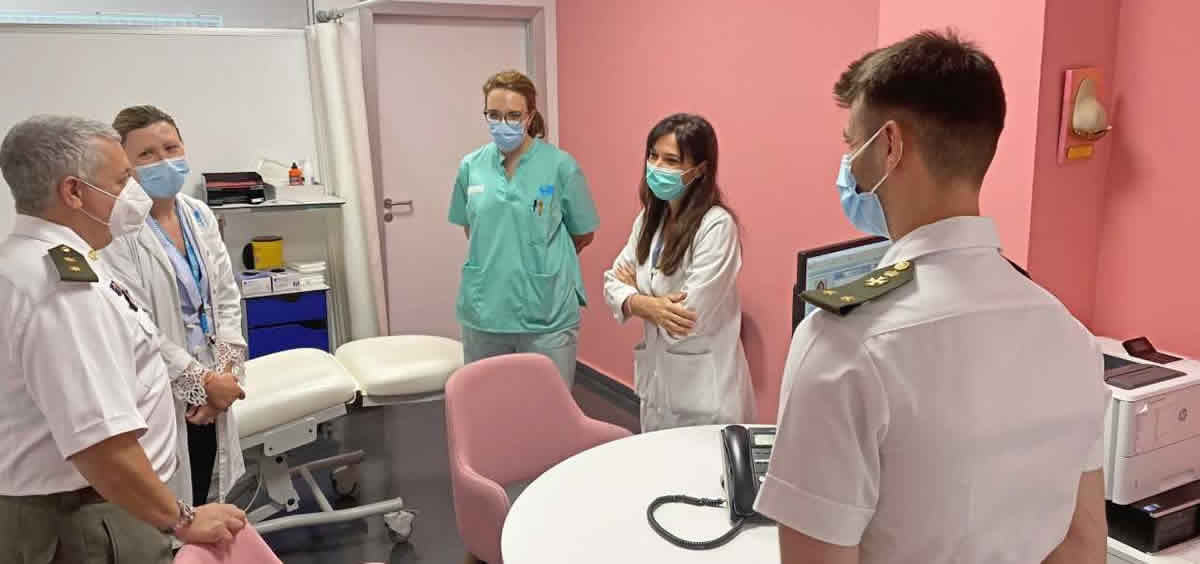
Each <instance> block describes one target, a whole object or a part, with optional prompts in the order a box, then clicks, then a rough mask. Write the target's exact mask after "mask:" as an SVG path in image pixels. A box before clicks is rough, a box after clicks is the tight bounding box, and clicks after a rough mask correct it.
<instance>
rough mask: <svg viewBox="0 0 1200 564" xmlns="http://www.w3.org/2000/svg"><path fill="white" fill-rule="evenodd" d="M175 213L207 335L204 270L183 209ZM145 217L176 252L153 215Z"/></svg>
mask: <svg viewBox="0 0 1200 564" xmlns="http://www.w3.org/2000/svg"><path fill="white" fill-rule="evenodd" d="M177 213H178V215H177V217H178V218H179V231H180V232H181V233H182V234H183V248H184V254H185V257H186V259H187V263H188V270H189V271H190V274H191V275H192V282H194V283H195V285H196V293H197V294H198V296H199V298H200V304H199V311H198V312H197V314H198V316H199V318H200V330H201V331H203V332H204V334H205V335H207V334H208V333H209V327H208V296H207V295H206V294H207V292H205V291H204V284H203V280H204V270H203V268H202V267H201V266H200V257H199V256H198V255H197V253H196V245H195V243H194V242H193V241H192V236H191V235H192V234H191V230H190V229H188V228H187V225H185V224H184V223H183V222H184V217H183V210H181V209H178V208H177ZM147 219H148V220H149V223H150V227H152V228H153V229H154V232H155V233H156V234H157V235H158V238H159V240H161V241H162V243H163V245H164V246H165V247H166V248H167V252H176V253H178V250H177V249H175V244H174V243H172V242H171V238H170V237H168V236H167V233H166V232H165V231H163V228H162V225H159V223H158V221H157V220H155V219H154V218H153V217H150V218H147Z"/></svg>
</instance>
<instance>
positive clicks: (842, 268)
mask: <svg viewBox="0 0 1200 564" xmlns="http://www.w3.org/2000/svg"><path fill="white" fill-rule="evenodd" d="M891 246H892V242H891V241H890V240H888V239H884V238H882V237H868V238H864V239H855V240H853V241H846V242H844V243H838V244H836V245H828V246H825V247H820V248H817V249H810V250H807V251H800V253H799V254H798V255H797V257H796V261H797V262H796V288H795V295H794V296H793V298H792V300H793V302H792V330H793V331H794V330H795V329H796V326H797V325H799V324H800V321H801V320H802V319H804V317H805V316H808V315H811V314H812V312H813V311H814V310H815V309H816V306H813V305H810V304H808V303H806V302H804V301H803V300H802V299H800V294H801V292H805V291H807V290H821V289H824V288H833V287H837V286H842V285H844V284H848V283H850V282H852V281H854V280H856V279H858V278H861V277H862V276H865V275H866V274H867V273H869V272H871V271H872V270H875V269H876V268H878V267H879V261H881V260H883V255H884V254H885V253H887V250H888V248H889V247H891Z"/></svg>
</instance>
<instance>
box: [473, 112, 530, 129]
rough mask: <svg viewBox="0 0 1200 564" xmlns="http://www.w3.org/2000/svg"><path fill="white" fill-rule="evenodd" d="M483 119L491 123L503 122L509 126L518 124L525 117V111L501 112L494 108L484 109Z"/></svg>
mask: <svg viewBox="0 0 1200 564" xmlns="http://www.w3.org/2000/svg"><path fill="white" fill-rule="evenodd" d="M483 119H484V120H486V121H487V122H488V123H489V124H492V125H495V124H498V123H500V122H504V123H506V124H508V125H511V126H518V125H521V121H522V120H524V119H525V112H508V113H501V112H499V111H496V110H484V111H483Z"/></svg>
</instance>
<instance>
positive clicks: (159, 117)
mask: <svg viewBox="0 0 1200 564" xmlns="http://www.w3.org/2000/svg"><path fill="white" fill-rule="evenodd" d="M160 121H165V122H167V123H169V124H171V127H174V128H175V133H177V134H179V140H180V141H183V134H182V133H179V126H178V125H176V124H175V118H173V117H171V114H168V113H167V112H164V111H162V110H160V109H158V108H156V107H154V106H150V105H144V106H131V107H128V108H125V109H124V110H121V112H120V113H118V114H117V117H115V118H113V124H112V125H113V129H115V130H117V133H118V134H120V135H121V144H122V145H124V144H125V138H126V137H129V132H131V131H133V130H135V129H141V128H143V127H150V126H151V125H154V124H156V123H158V122H160Z"/></svg>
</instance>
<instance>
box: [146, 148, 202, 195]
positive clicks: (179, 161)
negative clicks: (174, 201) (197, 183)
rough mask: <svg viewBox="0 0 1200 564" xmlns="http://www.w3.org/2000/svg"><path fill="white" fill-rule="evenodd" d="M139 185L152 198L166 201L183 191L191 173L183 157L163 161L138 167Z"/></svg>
mask: <svg viewBox="0 0 1200 564" xmlns="http://www.w3.org/2000/svg"><path fill="white" fill-rule="evenodd" d="M136 170H137V177H138V183H139V184H141V185H142V188H143V189H144V190H145V191H146V194H148V195H149V196H150V197H151V198H154V199H156V200H165V199H167V198H174V197H175V195H176V194H178V193H179V191H180V190H182V189H183V181H184V180H186V179H187V175H188V173H189V172H191V169H190V168H188V164H187V161H186V160H185V159H184V158H183V157H179V158H176V159H163V160H161V161H158V162H156V163H152V164H148V165H142V166H139V167H137V169H136Z"/></svg>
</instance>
